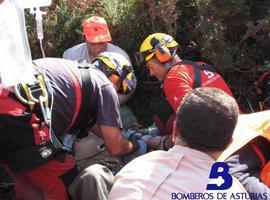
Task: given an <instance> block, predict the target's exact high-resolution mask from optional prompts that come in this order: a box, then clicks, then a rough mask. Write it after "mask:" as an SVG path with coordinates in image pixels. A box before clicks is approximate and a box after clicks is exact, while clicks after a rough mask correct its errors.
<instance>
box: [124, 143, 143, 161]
mask: <svg viewBox="0 0 270 200" xmlns="http://www.w3.org/2000/svg"><path fill="white" fill-rule="evenodd" d="M136 141H137V142H138V143H139V149H138V150H137V151H135V152H133V153H131V154H128V155H126V156H123V161H124V163H128V162H130V161H131V160H133V159H134V158H136V157H139V156H141V155H143V154H145V153H146V151H147V145H146V143H145V141H143V140H136Z"/></svg>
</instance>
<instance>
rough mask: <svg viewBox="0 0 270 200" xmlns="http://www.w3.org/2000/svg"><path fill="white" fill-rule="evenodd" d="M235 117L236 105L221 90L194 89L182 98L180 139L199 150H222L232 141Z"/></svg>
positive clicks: (178, 119)
mask: <svg viewBox="0 0 270 200" xmlns="http://www.w3.org/2000/svg"><path fill="white" fill-rule="evenodd" d="M238 114H239V113H238V106H237V103H236V102H235V100H234V99H233V98H232V97H231V96H229V95H228V94H226V93H225V92H223V91H222V90H220V89H216V88H197V89H195V90H193V91H191V92H190V93H188V94H187V95H186V96H185V97H184V99H183V101H182V103H181V105H180V107H179V109H178V111H177V118H176V123H177V125H178V127H179V129H180V136H179V137H180V138H181V140H183V141H184V142H185V143H187V145H188V146H189V147H191V148H194V149H197V150H200V151H204V152H215V151H222V150H224V149H225V148H226V147H227V145H228V144H229V143H230V141H231V138H232V135H233V131H234V128H235V126H236V123H237V119H238Z"/></svg>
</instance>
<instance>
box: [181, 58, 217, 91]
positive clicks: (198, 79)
mask: <svg viewBox="0 0 270 200" xmlns="http://www.w3.org/2000/svg"><path fill="white" fill-rule="evenodd" d="M177 64H187V65H191V66H193V72H194V82H193V89H195V88H198V87H201V84H202V75H201V70H207V71H210V72H216V70H215V68H214V67H213V66H211V65H208V64H205V63H203V64H201V65H198V63H196V62H193V61H190V60H183V61H181V62H179V63H177Z"/></svg>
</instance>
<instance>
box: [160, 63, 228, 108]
mask: <svg viewBox="0 0 270 200" xmlns="http://www.w3.org/2000/svg"><path fill="white" fill-rule="evenodd" d="M202 63H203V62H197V64H198V65H201V64H202ZM200 71H201V87H215V88H219V89H221V90H223V91H224V92H226V93H228V94H229V95H230V96H232V97H233V95H232V92H231V90H230V88H229V87H228V86H227V84H226V82H225V81H224V79H223V78H222V77H221V76H220V75H219V74H218V73H215V72H210V71H207V70H200ZM193 83H194V70H193V66H192V65H188V64H177V65H175V66H174V67H173V68H172V69H171V70H170V71H169V72H168V73H167V75H166V77H165V80H164V92H165V95H166V97H167V99H168V101H169V102H170V104H171V106H172V108H173V109H174V111H175V112H176V111H177V109H178V107H179V105H180V103H181V102H182V99H183V97H184V96H185V94H187V93H188V92H189V91H191V90H193Z"/></svg>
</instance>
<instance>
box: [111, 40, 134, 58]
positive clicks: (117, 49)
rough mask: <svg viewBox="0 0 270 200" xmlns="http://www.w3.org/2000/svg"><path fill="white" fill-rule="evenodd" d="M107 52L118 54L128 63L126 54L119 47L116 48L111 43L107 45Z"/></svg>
mask: <svg viewBox="0 0 270 200" xmlns="http://www.w3.org/2000/svg"><path fill="white" fill-rule="evenodd" d="M107 51H108V52H116V53H119V54H121V55H122V56H124V57H125V58H126V59H127V60H128V61H129V62H130V58H129V56H128V54H127V53H126V52H125V51H124V50H123V49H121V48H120V47H118V46H116V45H114V44H112V43H108V46H107Z"/></svg>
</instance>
